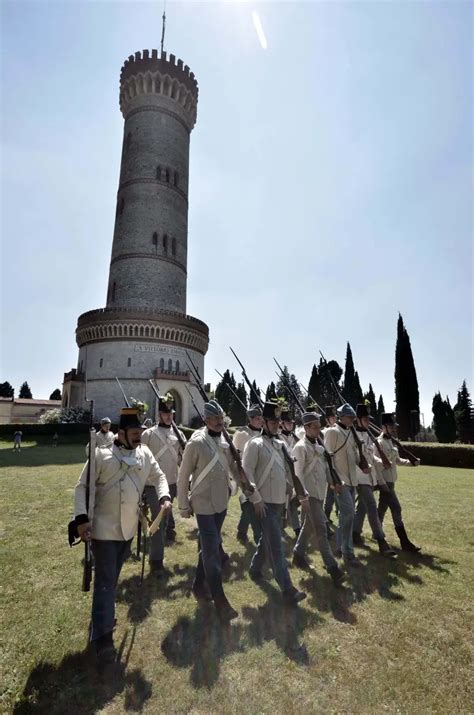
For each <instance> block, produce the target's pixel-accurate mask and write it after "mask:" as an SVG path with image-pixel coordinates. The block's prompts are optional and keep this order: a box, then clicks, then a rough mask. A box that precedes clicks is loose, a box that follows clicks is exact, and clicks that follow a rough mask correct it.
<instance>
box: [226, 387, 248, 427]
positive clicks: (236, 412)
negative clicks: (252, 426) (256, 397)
mask: <svg viewBox="0 0 474 715" xmlns="http://www.w3.org/2000/svg"><path fill="white" fill-rule="evenodd" d="M235 392H236V394H237V395H238V396H239V398H240V401H239V400H238V399H237V398H236V397H233V398H232V402H231V404H230V407H229V413H228V414H229V417H230V418H231V420H232V424H233V425H234V426H236V427H237V426H242V425H245V424H246V423H247V410H246V408H245V407H244V406H243V405H242V404H241V402H243V404H244V405H247V392H246V391H245V385H244V384H243V382H239V383H238V384H237V386H236V389H235Z"/></svg>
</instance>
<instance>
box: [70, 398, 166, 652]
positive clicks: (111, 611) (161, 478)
mask: <svg viewBox="0 0 474 715" xmlns="http://www.w3.org/2000/svg"><path fill="white" fill-rule="evenodd" d="M141 436H142V427H141V424H140V421H139V419H138V412H137V410H136V409H134V408H126V409H123V410H122V413H121V416H120V424H119V431H118V434H117V438H116V440H115V442H114V444H113V446H112V448H111V449H109V448H104V447H101V448H98V449H97V450H96V460H95V462H96V466H95V484H94V485H91V493H94V492H95V494H94V500H93V503H92V506H91V504H89V515H90V516H88V514H87V509H86V480H87V464H86V465H85V467H84V469H83V470H82V474H81V476H80V478H79V481H78V483H77V485H76V489H75V502H74V517H75V519H74V520H75V525H76V529H77V534H78V535H79V537H80V538H81V539H82V540H83V541H91V547H92V553H93V556H94V568H95V578H94V593H93V598H92V619H91V632H90V639H91V641H92V643H93V644H94V647H95V651H96V654H97V656H98V658H99V659H100V660H103V661H106V660H109V659H110V658H111V657H112V656H115V650H114V645H113V637H112V632H113V629H114V626H115V593H116V587H117V581H118V578H119V576H120V571H121V569H122V566H123V563H124V561H125V560H126V559H127V557H128V556H129V554H130V544H131V542H132V539H133V537H134V535H135V533H136V531H137V525H138V517H139V508H140V502H141V498H142V493H143V489H144V487H145V485H146V484H149V485H151V486H153V488H154V489H155V490H156V494H157V499H158V501H159V502H160V505H161V508H162V509H164V510H165V511H168V510H169V508H170V507H171V502H170V497H169V493H168V485H167V483H166V478H165V475H164V474H163V472H162V471H161V469H160V467H159V465H158V463H157V461H156V460H155V458H154V457H153V455H152V453H151V452H150V450H149V449H148V447H146V446H144V445H142V444H141Z"/></svg>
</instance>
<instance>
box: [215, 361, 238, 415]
mask: <svg viewBox="0 0 474 715" xmlns="http://www.w3.org/2000/svg"><path fill="white" fill-rule="evenodd" d="M226 383H227V384H228V385H230V386H231V387H232V388H233V389H234V390H235V378H234V375H233V374H232V373H231V372H230V370H226V371H225V373H224V376H223V378H222V380H221V381H220V382H219V383H218V384H217V386H216V391H215V393H214V396H215V399H216V400H217V402H218V403H219V404H220V406H221V407H222V409H223V410H224V412H226V413H227V414H229V412H230V408H231V405H232V402H233V400H234V396H233V394H232V392H231V391H230V390H229V388H228V387H226Z"/></svg>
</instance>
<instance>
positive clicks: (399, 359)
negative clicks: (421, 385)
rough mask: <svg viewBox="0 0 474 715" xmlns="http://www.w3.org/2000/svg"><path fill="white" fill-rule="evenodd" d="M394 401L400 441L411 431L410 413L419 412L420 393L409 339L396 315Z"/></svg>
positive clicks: (399, 317) (399, 318) (401, 319)
mask: <svg viewBox="0 0 474 715" xmlns="http://www.w3.org/2000/svg"><path fill="white" fill-rule="evenodd" d="M395 400H396V403H397V409H396V413H397V422H398V424H399V428H398V432H399V435H400V439H407V438H408V437H410V436H412V437H413V436H414V435H410V430H411V415H410V413H411V411H412V410H417V411H418V412H419V411H420V393H419V390H418V380H417V377H416V369H415V361H414V360H413V354H412V350H411V344H410V338H409V335H408V333H407V330H406V328H405V326H404V324H403V318H402V316H401V315H400V313H399V314H398V324H397V344H396V347H395Z"/></svg>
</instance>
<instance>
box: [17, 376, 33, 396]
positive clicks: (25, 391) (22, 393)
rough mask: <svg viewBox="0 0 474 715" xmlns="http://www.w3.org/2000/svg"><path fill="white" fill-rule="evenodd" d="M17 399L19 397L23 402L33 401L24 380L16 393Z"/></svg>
mask: <svg viewBox="0 0 474 715" xmlns="http://www.w3.org/2000/svg"><path fill="white" fill-rule="evenodd" d="M18 397H20V398H21V399H23V400H31V399H33V395H32V393H31V390H30V386H29V385H28V383H27V382H26V380H25V382H24V383H23V385H22V386H21V387H20V392H19V393H18Z"/></svg>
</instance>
